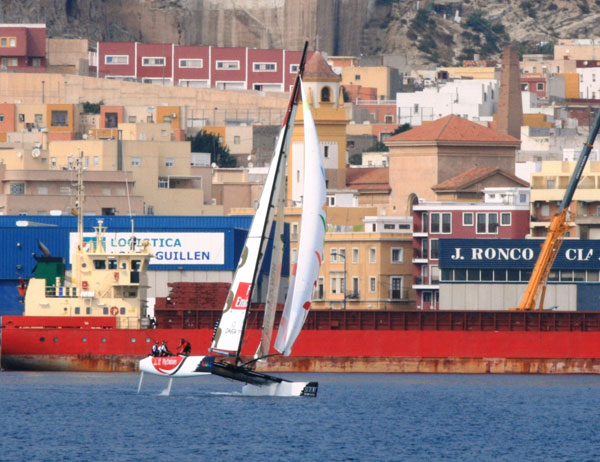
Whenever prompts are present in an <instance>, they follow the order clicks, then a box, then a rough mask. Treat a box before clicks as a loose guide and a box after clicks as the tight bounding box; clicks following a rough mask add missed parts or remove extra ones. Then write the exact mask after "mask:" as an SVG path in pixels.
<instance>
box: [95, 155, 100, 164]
mask: <svg viewBox="0 0 600 462" xmlns="http://www.w3.org/2000/svg"><path fill="white" fill-rule="evenodd" d="M94 165H96V166H98V165H100V158H99V157H98V156H94Z"/></svg>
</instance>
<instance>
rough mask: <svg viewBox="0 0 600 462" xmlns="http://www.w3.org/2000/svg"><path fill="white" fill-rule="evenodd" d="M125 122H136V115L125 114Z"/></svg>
mask: <svg viewBox="0 0 600 462" xmlns="http://www.w3.org/2000/svg"><path fill="white" fill-rule="evenodd" d="M127 122H129V123H130V124H134V123H136V122H137V118H136V116H127Z"/></svg>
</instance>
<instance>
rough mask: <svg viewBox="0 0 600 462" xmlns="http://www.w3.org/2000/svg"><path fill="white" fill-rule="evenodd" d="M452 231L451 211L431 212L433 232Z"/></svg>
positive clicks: (444, 232)
mask: <svg viewBox="0 0 600 462" xmlns="http://www.w3.org/2000/svg"><path fill="white" fill-rule="evenodd" d="M451 232H452V214H451V213H431V233H442V234H450V233H451Z"/></svg>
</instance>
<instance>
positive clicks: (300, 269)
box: [275, 84, 327, 355]
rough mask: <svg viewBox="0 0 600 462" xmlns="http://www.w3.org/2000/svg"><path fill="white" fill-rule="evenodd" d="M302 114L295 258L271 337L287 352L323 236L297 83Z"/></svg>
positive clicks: (320, 180) (305, 107)
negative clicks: (274, 335) (301, 174)
mask: <svg viewBox="0 0 600 462" xmlns="http://www.w3.org/2000/svg"><path fill="white" fill-rule="evenodd" d="M301 92H302V111H303V116H304V196H303V201H302V217H301V220H300V244H299V247H298V260H297V263H295V264H294V265H293V267H292V274H291V278H290V287H289V290H288V297H287V299H286V304H285V307H284V310H283V315H282V318H281V323H280V325H279V330H278V332H277V339H276V340H275V349H276V350H277V351H279V352H280V353H282V354H284V355H289V354H290V353H291V351H292V346H293V345H294V342H295V341H296V338H297V337H298V335H299V334H300V331H301V330H302V326H303V325H304V321H305V320H306V317H307V316H308V312H309V310H310V308H311V304H312V295H313V292H314V287H315V284H316V281H317V278H318V275H319V268H320V266H321V262H322V260H323V241H324V239H325V223H326V222H327V221H326V218H325V211H324V207H325V202H326V188H325V172H324V170H323V163H322V160H321V155H320V150H319V139H318V136H317V129H316V126H315V122H314V119H313V116H312V113H311V109H310V104H309V102H308V98H307V97H306V91H305V88H304V84H301Z"/></svg>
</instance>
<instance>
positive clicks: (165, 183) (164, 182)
mask: <svg viewBox="0 0 600 462" xmlns="http://www.w3.org/2000/svg"><path fill="white" fill-rule="evenodd" d="M158 187H159V188H162V189H168V188H169V179H168V178H166V177H164V176H159V177H158Z"/></svg>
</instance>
